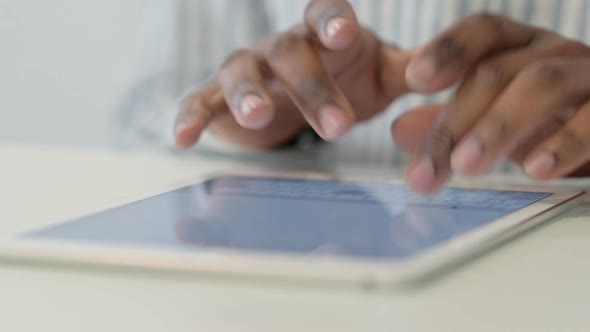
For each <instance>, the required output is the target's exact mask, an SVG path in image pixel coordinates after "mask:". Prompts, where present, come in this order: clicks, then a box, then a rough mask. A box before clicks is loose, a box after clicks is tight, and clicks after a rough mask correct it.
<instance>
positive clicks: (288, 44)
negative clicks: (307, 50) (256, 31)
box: [267, 32, 305, 58]
mask: <svg viewBox="0 0 590 332" xmlns="http://www.w3.org/2000/svg"><path fill="white" fill-rule="evenodd" d="M302 43H305V41H304V39H303V38H302V37H301V36H299V35H297V34H296V33H294V32H285V33H283V34H281V35H278V36H277V37H276V38H275V39H274V40H273V41H272V42H271V43H270V47H269V50H268V54H267V55H268V57H269V58H275V57H283V56H285V55H287V54H290V53H292V52H293V51H295V50H296V49H297V48H298V47H300V46H301V44H302Z"/></svg>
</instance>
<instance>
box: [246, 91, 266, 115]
mask: <svg viewBox="0 0 590 332" xmlns="http://www.w3.org/2000/svg"><path fill="white" fill-rule="evenodd" d="M263 104H264V101H263V100H262V98H260V97H258V96H256V95H247V96H245V97H244V98H242V101H241V103H240V112H241V113H242V115H245V116H248V115H250V114H252V112H254V110H256V109H257V108H258V107H260V106H262V105H263Z"/></svg>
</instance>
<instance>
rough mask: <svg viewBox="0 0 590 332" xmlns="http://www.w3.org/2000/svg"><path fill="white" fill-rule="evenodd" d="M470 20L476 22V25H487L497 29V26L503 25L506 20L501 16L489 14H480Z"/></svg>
mask: <svg viewBox="0 0 590 332" xmlns="http://www.w3.org/2000/svg"><path fill="white" fill-rule="evenodd" d="M469 19H471V20H472V21H473V22H476V23H480V24H485V25H489V26H494V27H495V26H498V25H501V24H502V21H503V20H504V19H505V18H504V17H502V16H500V15H496V14H492V13H489V12H480V13H477V14H474V15H473V16H471V17H470V18H469Z"/></svg>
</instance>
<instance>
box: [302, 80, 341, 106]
mask: <svg viewBox="0 0 590 332" xmlns="http://www.w3.org/2000/svg"><path fill="white" fill-rule="evenodd" d="M296 90H297V95H298V96H297V99H299V100H300V103H301V105H303V107H305V108H309V109H316V108H320V107H321V106H323V105H325V104H328V103H329V102H330V101H331V99H332V93H331V90H330V89H329V83H328V82H327V81H326V80H324V79H321V78H319V77H313V76H309V77H306V78H304V79H302V80H301V81H300V82H299V83H298V85H297V89H296Z"/></svg>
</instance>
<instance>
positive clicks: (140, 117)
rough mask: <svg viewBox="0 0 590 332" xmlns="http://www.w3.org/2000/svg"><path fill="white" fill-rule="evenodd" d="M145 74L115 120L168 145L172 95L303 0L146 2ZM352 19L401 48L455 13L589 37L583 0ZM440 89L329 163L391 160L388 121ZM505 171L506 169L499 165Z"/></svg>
mask: <svg viewBox="0 0 590 332" xmlns="http://www.w3.org/2000/svg"><path fill="white" fill-rule="evenodd" d="M152 1H153V3H152V7H151V8H152V15H151V16H150V19H149V22H147V25H146V26H147V27H149V31H147V32H146V36H147V37H148V40H146V52H145V58H144V62H143V63H142V64H141V65H142V66H141V68H139V70H140V71H141V72H142V73H143V75H144V77H145V79H144V80H143V81H142V82H141V83H140V84H138V86H137V87H136V88H135V89H134V90H133V91H132V92H131V93H129V95H128V96H127V98H125V100H124V103H123V104H122V107H121V110H120V112H118V121H117V123H118V125H119V126H120V129H121V130H120V132H121V133H123V134H124V135H122V136H121V139H122V140H124V142H126V143H129V144H132V143H134V144H137V143H140V142H144V143H149V144H153V143H163V144H168V145H171V143H172V134H171V132H172V130H171V127H172V124H173V119H174V115H175V112H176V108H177V101H178V100H180V98H181V96H182V95H183V93H185V92H186V91H187V90H188V89H190V88H193V87H195V86H197V85H199V84H200V83H202V82H203V81H204V80H205V79H206V78H208V77H211V76H212V75H213V74H214V73H215V70H216V68H217V67H218V66H219V65H220V63H221V62H222V61H223V59H224V57H225V55H227V54H228V53H229V52H230V51H232V50H234V49H236V48H241V47H248V46H249V45H252V44H253V43H254V41H255V40H257V39H259V38H260V37H261V36H264V35H267V34H269V33H273V32H276V31H281V30H284V29H288V28H289V27H290V26H292V25H294V24H296V23H298V22H301V20H302V17H303V12H304V8H305V6H306V4H307V2H308V1H307V0H240V1H236V0H215V1H213V0H176V1H162V0H152ZM351 3H352V4H353V6H354V7H355V9H356V12H357V14H358V16H359V19H360V21H361V22H362V23H363V24H365V25H366V26H368V27H370V28H371V29H372V30H374V31H376V32H377V33H378V34H379V35H380V36H381V37H382V38H383V39H385V40H387V41H391V42H394V43H396V44H398V45H401V46H402V47H406V48H409V47H414V46H417V45H420V44H422V43H424V42H426V41H428V40H429V39H430V38H432V37H433V36H435V35H436V34H437V33H439V32H441V31H442V30H443V29H444V28H446V27H448V26H449V25H450V24H452V23H453V22H456V21H457V20H459V19H460V18H462V17H465V16H468V15H471V14H474V13H478V12H482V11H486V12H492V13H499V14H504V15H508V16H510V17H512V18H514V19H516V20H519V21H521V22H524V23H528V24H533V25H536V26H541V27H545V28H548V29H550V30H553V31H555V32H558V33H560V34H562V35H564V36H567V37H571V38H575V39H578V40H582V41H589V39H590V24H588V21H587V20H588V19H589V15H590V0H353V1H351ZM444 97H445V96H444V94H443V95H440V96H435V97H429V98H425V97H422V96H407V97H403V98H401V99H399V100H397V101H396V102H395V103H394V104H392V106H391V107H390V109H389V110H388V111H386V112H384V113H383V114H381V115H379V116H376V117H375V118H374V119H373V120H371V121H368V122H367V123H363V124H360V125H358V126H357V127H356V128H355V129H354V130H353V131H352V132H351V133H350V134H349V135H348V136H347V137H345V138H343V139H341V140H340V141H338V142H335V143H331V144H327V145H326V146H322V147H321V149H322V151H321V153H322V154H323V155H324V156H326V158H329V160H333V161H335V162H352V163H371V164H374V165H379V164H386V165H399V164H401V163H402V162H404V157H403V154H402V153H400V152H399V151H398V150H396V148H395V147H394V145H393V143H392V141H391V137H390V131H389V127H390V124H391V122H392V120H393V119H394V118H395V117H396V116H398V115H399V114H400V113H401V112H403V111H404V110H407V109H410V108H412V107H414V106H417V105H419V104H423V103H425V102H431V101H432V100H433V99H440V98H444ZM505 169H507V168H505Z"/></svg>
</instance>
